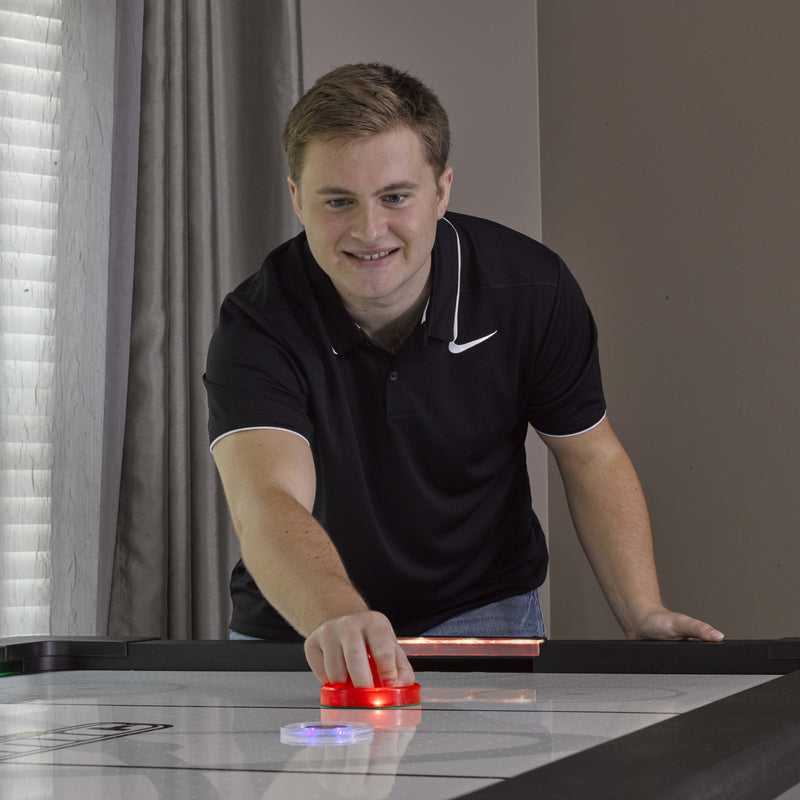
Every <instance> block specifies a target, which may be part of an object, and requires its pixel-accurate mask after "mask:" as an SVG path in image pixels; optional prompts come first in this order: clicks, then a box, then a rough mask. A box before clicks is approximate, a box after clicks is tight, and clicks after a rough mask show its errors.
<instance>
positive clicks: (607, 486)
mask: <svg viewBox="0 0 800 800" xmlns="http://www.w3.org/2000/svg"><path fill="white" fill-rule="evenodd" d="M541 438H542V439H543V441H544V442H545V444H546V445H547V446H548V447H549V448H550V450H551V451H552V453H553V455H554V456H555V459H556V462H557V464H558V467H559V470H560V471H561V477H562V479H563V481H564V487H565V489H566V493H567V501H568V503H569V508H570V512H571V514H572V519H573V521H574V523H575V528H576V530H577V532H578V537H579V539H580V541H581V544H582V546H583V549H584V551H585V552H586V555H587V557H588V559H589V563H590V564H591V565H592V568H593V570H594V572H595V575H596V576H597V579H598V581H599V583H600V586H601V588H602V589H603V592H604V593H605V596H606V598H607V599H608V603H609V605H610V606H611V610H612V611H613V612H614V615H615V616H616V618H617V620H618V621H619V624H620V625H621V627H622V629H623V631H624V632H625V635H626V636H627V637H628V638H629V639H684V638H696V639H703V640H706V641H720V640H721V639H722V638H723V636H722V634H721V633H720V632H719V631H717V630H715V629H714V628H713V627H712V626H711V625H708V624H707V623H705V622H701V621H700V620H697V619H693V618H692V617H687V616H686V615H684V614H677V613H675V612H672V611H669V610H668V609H666V608H665V607H664V604H663V603H662V600H661V592H660V590H659V586H658V577H657V575H656V567H655V560H654V558H653V539H652V533H651V529H650V519H649V515H648V512H647V505H646V503H645V499H644V493H643V492H642V487H641V485H640V483H639V479H638V478H637V477H636V472H635V471H634V468H633V465H632V464H631V462H630V459H629V458H628V455H627V453H626V452H625V450H624V449H623V447H622V445H621V444H620V442H619V440H618V439H617V437H616V436H615V434H614V432H613V431H612V429H611V426H610V425H609V423H608V420H603V421H602V422H601V423H600V424H599V425H597V426H596V427H595V428H592V429H591V430H589V431H586V432H585V433H581V434H578V435H576V436H569V437H564V438H558V437H553V436H544V435H543V436H542V437H541Z"/></svg>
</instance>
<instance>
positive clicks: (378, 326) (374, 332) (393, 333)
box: [359, 292, 430, 353]
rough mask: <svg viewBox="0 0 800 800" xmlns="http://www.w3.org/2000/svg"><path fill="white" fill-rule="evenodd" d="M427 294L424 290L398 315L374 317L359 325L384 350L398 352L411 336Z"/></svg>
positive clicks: (423, 308)
mask: <svg viewBox="0 0 800 800" xmlns="http://www.w3.org/2000/svg"><path fill="white" fill-rule="evenodd" d="M429 294H430V292H425V293H424V294H423V295H422V296H421V297H420V298H419V299H418V300H417V302H416V303H415V304H414V305H413V306H411V308H409V309H408V310H407V311H405V312H404V313H402V314H400V316H397V317H389V318H386V319H380V318H376V319H375V320H374V321H370V322H368V323H367V324H366V325H364V324H361V323H359V325H360V327H361V329H362V330H363V331H364V333H366V334H367V336H369V338H370V339H372V340H373V341H374V342H375V343H376V344H379V345H380V346H381V347H382V348H383V349H384V350H388V351H389V352H390V353H399V352H400V350H401V348H402V347H403V345H404V344H405V343H406V341H407V340H408V337H409V336H411V332H412V331H413V330H414V328H416V326H417V324H418V323H419V321H420V319H422V314H423V312H424V310H425V306H426V305H427V303H428V297H429Z"/></svg>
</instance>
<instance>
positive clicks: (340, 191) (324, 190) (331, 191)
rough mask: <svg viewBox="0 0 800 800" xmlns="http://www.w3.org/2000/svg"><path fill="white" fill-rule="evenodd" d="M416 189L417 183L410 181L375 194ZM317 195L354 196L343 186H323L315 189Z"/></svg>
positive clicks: (382, 189)
mask: <svg viewBox="0 0 800 800" xmlns="http://www.w3.org/2000/svg"><path fill="white" fill-rule="evenodd" d="M418 188H419V184H418V183H413V182H412V181H398V182H396V183H390V184H388V185H387V186H383V187H381V188H380V189H378V191H377V192H376V193H375V194H388V193H390V192H398V191H413V190H414V189H418ZM317 194H320V195H345V196H351V195H353V194H355V192H352V191H350V189H345V188H344V187H343V186H323V187H321V188H320V189H317Z"/></svg>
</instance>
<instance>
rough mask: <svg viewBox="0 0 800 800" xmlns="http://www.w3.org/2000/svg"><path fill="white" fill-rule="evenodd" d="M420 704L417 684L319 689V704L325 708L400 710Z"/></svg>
mask: <svg viewBox="0 0 800 800" xmlns="http://www.w3.org/2000/svg"><path fill="white" fill-rule="evenodd" d="M421 702H422V689H421V688H420V685H419V684H418V683H412V684H409V685H408V686H370V687H367V688H360V687H357V686H352V685H350V684H348V683H326V684H325V685H324V686H323V687H322V688H321V689H320V695H319V704H320V705H321V706H323V707H325V708H400V707H402V706H417V705H419V704H420V703H421Z"/></svg>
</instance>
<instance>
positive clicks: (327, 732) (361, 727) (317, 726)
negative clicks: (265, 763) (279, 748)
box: [281, 722, 374, 745]
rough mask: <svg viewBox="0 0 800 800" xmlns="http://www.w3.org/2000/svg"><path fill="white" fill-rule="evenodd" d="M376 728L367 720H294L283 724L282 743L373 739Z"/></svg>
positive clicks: (368, 740) (352, 742) (344, 742)
mask: <svg viewBox="0 0 800 800" xmlns="http://www.w3.org/2000/svg"><path fill="white" fill-rule="evenodd" d="M373 732H374V729H373V727H372V725H369V724H367V723H366V722H292V723H290V724H289V725H281V743H282V744H302V745H320V744H325V745H339V744H359V743H360V742H370V741H372V734H373Z"/></svg>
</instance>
